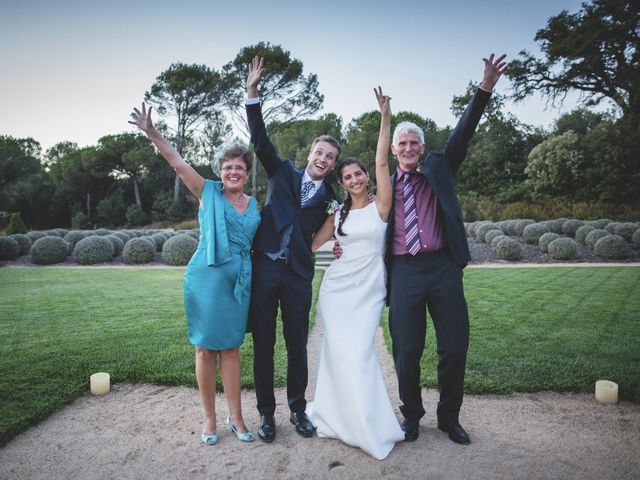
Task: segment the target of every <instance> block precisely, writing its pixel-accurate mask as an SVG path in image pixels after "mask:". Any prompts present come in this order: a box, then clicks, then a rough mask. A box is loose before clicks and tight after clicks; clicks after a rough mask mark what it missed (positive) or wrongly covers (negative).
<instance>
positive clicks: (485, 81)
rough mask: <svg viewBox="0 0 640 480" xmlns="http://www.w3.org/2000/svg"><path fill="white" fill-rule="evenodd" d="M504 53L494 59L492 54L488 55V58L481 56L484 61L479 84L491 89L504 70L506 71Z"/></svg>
mask: <svg viewBox="0 0 640 480" xmlns="http://www.w3.org/2000/svg"><path fill="white" fill-rule="evenodd" d="M506 56H507V55H506V54H502V55H500V56H499V57H498V58H496V59H495V60H494V54H493V53H492V54H491V55H489V59H486V58H483V59H482V61H483V62H484V76H483V78H482V83H481V84H480V86H481V87H482V88H483V89H485V90H488V91H491V90H493V87H495V86H496V83H498V80H500V77H501V76H502V74H503V73H504V72H506V71H507V62H504V61H503V60H504V59H505V58H506Z"/></svg>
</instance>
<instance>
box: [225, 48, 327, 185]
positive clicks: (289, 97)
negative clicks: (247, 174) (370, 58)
mask: <svg viewBox="0 0 640 480" xmlns="http://www.w3.org/2000/svg"><path fill="white" fill-rule="evenodd" d="M256 55H258V56H261V57H264V65H265V72H264V75H263V77H262V80H261V81H260V100H261V102H262V113H263V117H264V120H265V123H266V124H267V128H268V130H269V134H273V133H275V127H276V126H277V127H282V126H283V125H284V122H288V121H291V120H297V119H301V118H304V117H308V116H309V115H312V114H314V113H315V112H317V111H318V110H320V109H321V108H322V103H323V101H324V97H323V96H322V95H321V94H320V92H318V76H317V75H316V74H313V73H312V74H308V75H304V74H303V64H302V62H301V61H300V60H298V59H296V58H292V57H291V54H290V53H289V52H288V51H287V50H284V49H283V48H282V47H281V46H280V45H272V44H270V43H269V42H260V43H257V44H255V45H251V46H248V47H244V48H243V49H241V50H240V53H238V55H237V56H236V58H235V59H234V60H232V61H231V62H229V63H227V64H226V65H225V66H224V67H222V83H223V85H224V87H223V88H224V92H225V93H224V98H225V105H226V106H227V109H228V110H229V112H230V114H231V118H232V119H233V122H234V124H235V125H236V126H237V127H238V128H239V129H240V130H241V131H242V132H243V133H244V134H245V135H246V136H247V138H248V137H249V133H248V132H249V128H248V126H247V121H246V118H245V117H246V114H245V107H244V105H245V99H246V96H247V93H246V80H247V72H248V65H249V63H250V62H251V59H253V57H255V56H256ZM256 163H257V161H256V160H254V168H253V172H252V180H251V183H252V189H253V194H254V195H255V194H256V193H257V168H256Z"/></svg>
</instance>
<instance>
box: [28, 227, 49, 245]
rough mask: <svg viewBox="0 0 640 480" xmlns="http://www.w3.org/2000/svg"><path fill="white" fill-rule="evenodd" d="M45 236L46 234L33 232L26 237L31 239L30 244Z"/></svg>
mask: <svg viewBox="0 0 640 480" xmlns="http://www.w3.org/2000/svg"><path fill="white" fill-rule="evenodd" d="M46 236H47V234H46V233H44V232H40V231H38V230H34V231H33V232H29V233H27V237H29V238H30V239H31V243H33V242H35V241H36V240H38V239H39V238H44V237H46Z"/></svg>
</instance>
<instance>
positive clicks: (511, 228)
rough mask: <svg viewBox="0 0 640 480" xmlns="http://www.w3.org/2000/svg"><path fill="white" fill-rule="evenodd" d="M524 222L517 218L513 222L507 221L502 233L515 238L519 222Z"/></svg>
mask: <svg viewBox="0 0 640 480" xmlns="http://www.w3.org/2000/svg"><path fill="white" fill-rule="evenodd" d="M520 220H522V219H521V218H516V219H513V220H507V221H505V222H504V224H503V225H504V227H503V228H502V231H503V232H504V233H505V234H507V235H510V236H514V235H515V234H516V225H517V224H518V222H519V221H520Z"/></svg>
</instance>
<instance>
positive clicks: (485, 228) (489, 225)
mask: <svg viewBox="0 0 640 480" xmlns="http://www.w3.org/2000/svg"><path fill="white" fill-rule="evenodd" d="M497 228H498V226H497V225H496V224H495V223H493V222H486V223H483V224H482V225H480V226H478V227H476V231H475V234H476V240H478V241H479V242H482V243H484V242H485V240H484V236H485V234H486V233H487V232H489V231H491V230H496V229H497Z"/></svg>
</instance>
